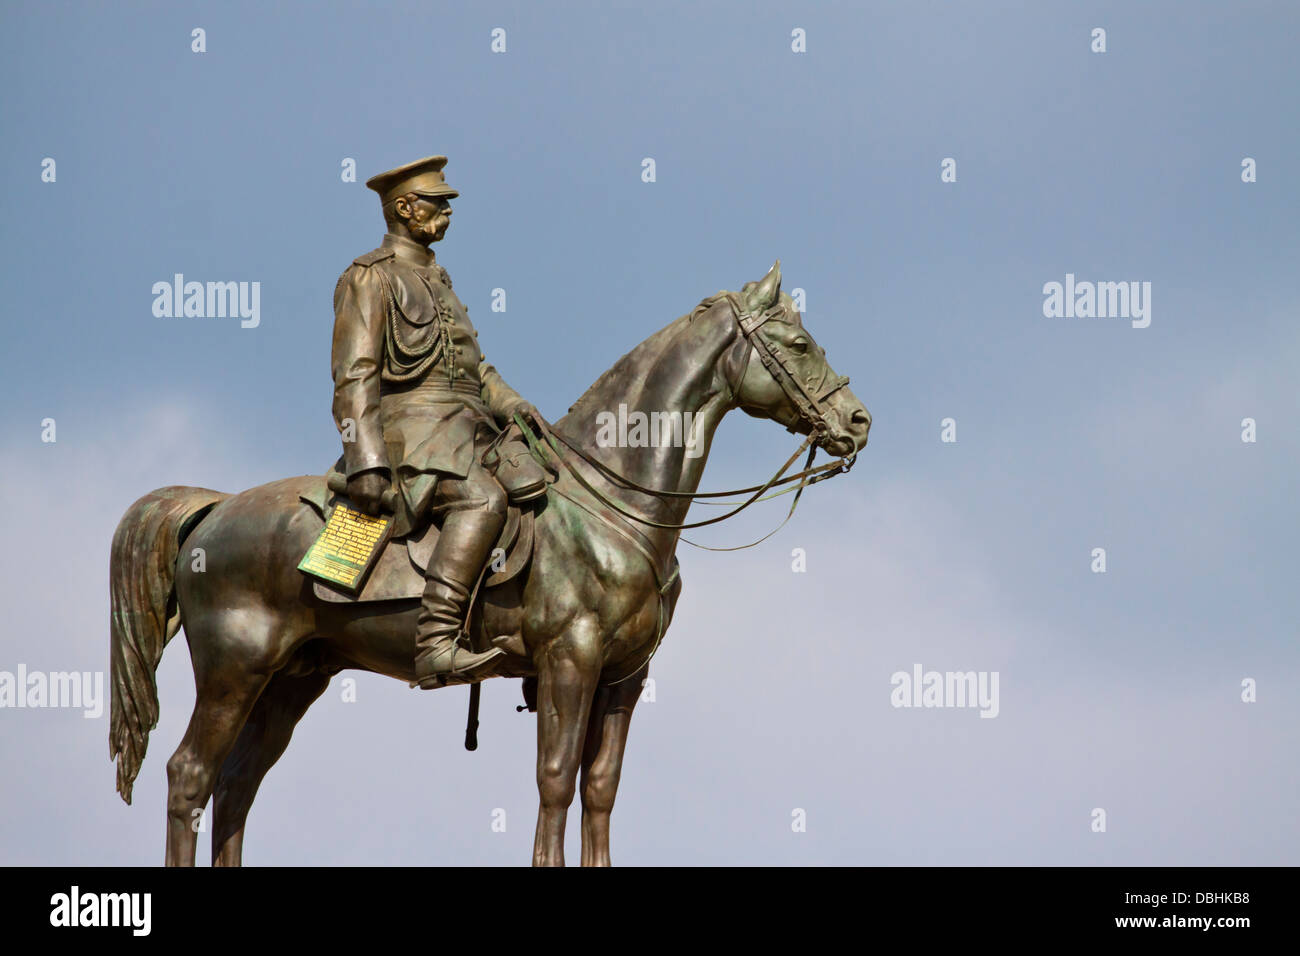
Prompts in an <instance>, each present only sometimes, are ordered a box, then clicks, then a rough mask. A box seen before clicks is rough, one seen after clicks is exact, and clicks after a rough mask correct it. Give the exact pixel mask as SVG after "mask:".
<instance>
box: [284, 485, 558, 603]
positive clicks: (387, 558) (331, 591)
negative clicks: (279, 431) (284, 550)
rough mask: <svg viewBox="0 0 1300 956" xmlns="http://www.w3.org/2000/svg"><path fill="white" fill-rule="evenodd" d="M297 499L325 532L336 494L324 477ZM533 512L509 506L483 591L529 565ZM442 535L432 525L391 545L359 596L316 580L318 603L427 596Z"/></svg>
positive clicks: (530, 506)
mask: <svg viewBox="0 0 1300 956" xmlns="http://www.w3.org/2000/svg"><path fill="white" fill-rule="evenodd" d="M298 500H299V501H302V502H304V503H306V504H307V505H310V506H311V509H312V511H313V512H314V513H315V514H316V516H317V517H318V518H319V519H320V523H321V527H322V528H323V527H324V526H325V522H326V521H327V520H328V518H329V516H330V513H331V512H332V511H333V510H334V505H335V503H336V502H337V501H338V495H336V494H334V493H333V492H332V491H330V490H328V488H326V486H325V479H324V478H321V479H319V481H313V482H312V485H311V487H310V489H309V490H308V491H305V492H303V493H301V494H299V495H298ZM533 511H534V509H533V503H532V502H528V503H525V505H524V506H523V507H520V506H519V505H516V504H513V503H512V504H510V506H509V510H508V512H507V514H506V523H505V527H504V528H502V529H501V534H500V535H499V536H498V537H497V542H496V544H495V545H494V546H493V552H492V554H493V556H492V558H490V559H489V562H488V566H487V569H486V575H485V577H484V579H483V582H482V584H481V585H480V586H479V591H480V593H481V592H482V591H485V590H487V589H488V588H492V587H496V586H497V585H498V584H505V583H506V582H507V581H510V580H512V579H513V578H515V577H516V576H517V575H518V574H519V572H520V571H522V570H523V569H524V566H525V565H526V564H528V559H529V558H530V557H532V554H533ZM438 534H439V529H438V526H437V525H436V524H435V523H433V522H432V521H431V522H429V523H428V524H427V525H425V526H424V527H421V528H417V529H416V530H415V531H413V532H412V533H411V534H409V535H406V536H404V537H401V538H394V539H393V540H391V541H389V542H388V544H387V545H385V546H384V550H383V553H381V554H380V555H379V558H378V560H376V561H375V566H374V567H373V568H372V569H371V571H370V576H369V577H368V578H367V579H366V583H365V586H364V587H362V589H361V591H360V592H359V593H358V594H355V595H353V594H349V593H348V592H346V591H343V590H340V589H337V588H333V587H331V586H330V585H328V584H326V583H325V582H324V581H320V580H316V579H312V590H313V591H314V592H315V594H316V597H318V598H319V599H320V600H322V601H328V602H330V603H333V604H360V603H366V602H370V601H406V600H418V599H419V598H420V597H421V596H422V595H423V594H424V580H425V577H424V572H425V569H426V568H427V567H428V566H429V559H430V558H431V557H432V556H433V548H434V545H436V544H437V543H438ZM498 549H499V550H498Z"/></svg>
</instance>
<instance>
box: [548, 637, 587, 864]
mask: <svg viewBox="0 0 1300 956" xmlns="http://www.w3.org/2000/svg"><path fill="white" fill-rule="evenodd" d="M536 663H537V790H538V793H539V794H540V796H541V807H540V809H539V810H538V812H537V835H536V837H535V838H534V841H533V865H534V866H563V865H564V824H565V820H566V818H567V817H568V813H569V804H571V803H572V802H573V793H574V790H575V788H576V787H575V785H576V783H577V778H578V766H579V763H580V761H581V759H582V744H583V740H584V738H585V736H586V730H587V718H588V715H589V714H590V713H591V698H592V695H593V693H594V691H595V689H596V679H597V677H598V676H599V672H600V638H599V636H598V634H597V632H596V628H595V626H594V622H593V621H580V622H578V623H577V624H576V625H575V626H574V627H573V628H571V629H570V631H569V633H568V634H566V635H565V636H563V637H560V638H557V639H555V640H554V641H552V642H551V643H550V644H548V645H547V646H546V647H545V648H543V649H542V650H541V651H540V652H539V653H538V655H537V659H536Z"/></svg>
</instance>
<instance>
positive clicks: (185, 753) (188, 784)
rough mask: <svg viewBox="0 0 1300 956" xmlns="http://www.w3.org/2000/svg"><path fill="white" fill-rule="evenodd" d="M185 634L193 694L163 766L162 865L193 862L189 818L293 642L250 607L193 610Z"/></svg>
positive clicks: (269, 616) (193, 827)
mask: <svg viewBox="0 0 1300 956" xmlns="http://www.w3.org/2000/svg"><path fill="white" fill-rule="evenodd" d="M182 597H183V595H182ZM185 637H186V639H187V641H188V642H189V645H190V657H191V659H192V660H193V662H194V688H195V691H196V693H195V699H194V713H193V714H192V715H191V716H190V725H189V727H188V728H187V729H186V731H185V737H184V738H183V739H182V740H181V745H180V746H179V747H177V748H176V752H175V753H174V754H172V756H171V759H170V760H168V761H167V856H166V862H167V865H168V866H193V865H194V849H195V846H196V844H197V843H198V826H197V824H196V823H195V821H196V820H197V819H198V815H199V813H201V812H202V810H203V808H204V807H205V806H206V805H207V802H208V798H209V797H211V796H212V790H213V788H214V787H215V786H216V782H217V773H218V771H219V770H220V769H221V764H222V761H224V760H225V759H226V755H227V754H229V753H230V750H231V748H232V747H234V745H235V740H236V739H237V738H238V737H239V732H240V730H241V729H242V728H243V726H244V721H245V720H247V719H248V714H249V711H251V710H252V709H253V705H254V704H255V703H256V702H257V698H258V696H260V695H261V693H262V691H263V689H265V687H266V685H267V682H268V681H270V679H271V675H272V674H274V673H275V672H276V671H278V670H279V669H280V668H281V667H283V666H284V664H285V663H286V661H287V660H288V658H289V656H290V655H291V654H292V653H293V648H294V645H295V643H296V640H297V638H296V637H295V636H294V635H293V633H292V630H291V629H290V628H289V627H288V625H287V623H286V622H285V621H283V620H280V619H278V618H277V617H276V615H274V614H273V613H271V612H267V611H261V612H259V611H257V610H254V609H252V608H242V609H239V608H237V609H235V610H234V611H233V612H230V613H218V614H211V613H203V612H202V611H197V610H196V611H193V612H192V613H191V615H190V616H189V617H187V618H186V621H185Z"/></svg>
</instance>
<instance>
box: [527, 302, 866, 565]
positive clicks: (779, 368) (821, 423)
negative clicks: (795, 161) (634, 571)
mask: <svg viewBox="0 0 1300 956" xmlns="http://www.w3.org/2000/svg"><path fill="white" fill-rule="evenodd" d="M726 297H727V302H728V304H729V305H730V306H731V309H732V312H733V313H734V315H735V318H736V321H737V324H738V325H739V326H740V331H741V333H742V334H743V335H744V336H745V339H746V340H747V341H748V342H749V344H750V347H751V348H752V349H753V350H754V351H756V352H758V356H759V358H760V360H762V362H763V366H764V367H765V368H766V369H767V370H768V372H769V373H770V374H771V375H772V378H773V379H774V380H775V381H776V383H777V384H778V385H779V386H780V387H781V390H782V391H783V392H784V393H785V395H786V397H787V398H789V399H790V402H791V403H792V404H793V405H794V406H795V408H796V409H797V410H798V413H799V418H800V419H801V420H803V421H805V422H807V423H808V424H809V426H810V427H811V429H812V431H811V434H809V436H808V437H807V438H806V439H804V441H803V444H801V445H800V446H799V447H798V448H797V449H796V450H795V452H794V454H793V455H791V456H790V457H789V458H788V459H786V462H785V464H783V465H782V466H781V467H780V468H779V469H777V472H776V474H774V475H773V476H772V477H771V478H769V479H768V480H767V481H766V482H764V483H763V484H761V485H751V486H750V487H748V488H738V489H735V490H732V491H708V492H704V491H696V492H681V491H665V490H661V489H656V488H646V487H645V486H644V485H641V484H638V483H637V482H635V481H633V480H632V479H630V478H628V477H627V476H626V475H622V474H620V473H619V472H617V471H615V470H614V469H612V468H610V467H609V466H608V465H606V464H604V463H603V462H601V461H598V460H596V459H595V458H593V457H591V456H590V455H588V454H587V453H586V452H585V451H583V450H582V449H581V448H579V447H577V446H576V445H575V444H573V442H571V441H569V440H568V439H567V438H565V437H564V436H563V435H560V434H558V433H557V432H555V431H553V430H552V429H551V427H550V425H549V424H547V423H546V422H545V421H542V420H540V419H539V420H538V421H537V422H536V424H537V427H538V430H539V431H540V432H541V433H542V437H543V438H545V440H546V443H547V444H548V445H549V446H550V447H551V449H552V451H553V452H554V454H555V458H556V460H557V461H558V462H559V463H560V464H562V465H563V466H564V467H565V468H566V469H567V470H568V472H569V474H570V475H572V476H573V477H574V479H575V480H576V481H577V482H578V484H580V485H581V486H582V487H583V488H585V489H586V490H587V491H588V492H589V493H590V494H592V495H593V496H594V497H595V498H596V499H597V500H599V501H600V502H601V503H603V504H604V505H606V506H607V507H609V508H611V509H612V510H614V511H616V512H618V513H619V514H621V515H623V516H624V517H626V518H629V519H630V520H632V521H636V522H637V523H639V524H643V525H648V526H649V527H652V528H665V529H668V530H671V531H682V530H685V529H687V528H702V527H704V526H706V525H711V524H717V523H718V522H720V521H725V520H726V519H727V518H731V517H733V516H735V515H738V514H740V512H742V511H744V510H745V509H746V508H748V507H749V506H750V505H752V504H754V502H756V501H759V500H760V499H761V498H762V496H763V494H764V492H766V491H768V490H769V489H771V488H773V487H775V486H777V485H784V484H789V483H791V482H794V481H798V482H799V485H798V487H797V488H795V489H786V491H791V490H793V491H794V492H795V496H794V500H793V501H792V502H791V503H790V510H789V512H788V513H787V514H786V516H785V518H784V519H783V520H782V521H781V523H780V524H779V525H777V526H776V527H775V528H773V529H772V530H771V531H769V532H768V533H767V534H765V535H763V537H761V538H759V539H758V540H757V541H751V542H750V543H749V544H742V545H738V546H736V547H732V548H711V547H708V546H706V545H702V544H696V543H695V542H694V541H691V540H689V539H688V538H682V539H681V540H683V541H685V542H686V543H687V544H689V545H691V546H692V547H695V548H700V549H702V550H705V551H741V550H743V549H745V548H752V547H754V545H757V544H761V543H762V542H764V541H766V540H767V539H768V538H770V537H771V536H772V535H774V534H776V532H777V531H780V530H781V528H783V527H785V524H786V522H788V521H789V520H790V518H791V516H793V515H794V510H795V508H796V507H797V506H798V504H799V498H800V497H801V496H802V495H803V491H804V488H806V487H807V486H808V485H811V484H816V483H817V482H819V481H824V480H826V479H827V478H832V477H834V476H835V475H838V474H842V473H844V472H847V471H849V470H850V469H851V468H852V467H853V464H854V462H855V461H856V460H857V454H856V452H855V453H854V454H852V455H849V456H846V457H841V458H840V459H839V460H837V461H833V462H829V463H827V464H824V465H819V466H818V467H816V468H813V467H812V463H813V458H814V457H815V456H816V454H817V445H816V444H815V441H816V439H817V438H818V436H819V435H821V434H822V433H824V432H825V431H826V416H825V414H824V411H825V408H826V405H825V402H826V399H827V398H828V397H829V396H830V395H831V394H832V393H833V392H835V391H836V390H838V389H840V388H842V387H843V386H845V385H847V384H848V382H849V379H848V376H840V377H837V378H836V380H835V381H834V382H833V383H832V384H831V387H830V388H827V389H825V390H821V389H818V390H817V391H815V392H810V391H809V390H807V389H805V388H804V386H803V385H802V384H800V382H799V380H798V379H797V378H796V377H795V376H794V375H793V374H792V373H791V372H790V370H789V368H788V367H787V366H786V364H785V362H784V361H783V359H782V356H781V352H780V349H779V348H778V347H776V346H773V345H771V344H769V343H768V342H766V341H764V339H763V337H762V336H761V335H757V334H756V333H757V331H758V329H759V328H760V327H762V326H763V324H764V323H766V322H767V321H768V320H769V319H771V318H774V317H775V316H777V315H780V314H783V313H784V312H785V307H784V306H782V305H780V304H779V302H778V304H777V305H776V306H774V307H773V308H770V309H768V310H767V311H766V312H763V313H761V314H758V313H754V312H747V311H745V310H744V309H743V307H742V306H741V304H740V302H739V300H738V298H737V297H736V294H735V293H732V292H728V293H726ZM824 381H825V379H824V377H823V382H824ZM514 421H515V424H516V425H518V426H519V429H520V431H521V432H522V433H523V435H524V438H525V440H526V441H527V442H528V445H529V448H530V449H532V452H533V454H534V456H536V457H537V458H538V459H539V460H540V461H542V462H543V464H545V463H546V459H545V456H544V455H543V454H542V452H541V445H540V444H539V443H538V441H537V439H536V437H535V436H534V435H533V433H532V430H531V429H529V428H528V426H527V424H526V423H525V422H524V420H523V417H522V416H520V415H519V414H515V415H514ZM794 428H795V426H794V425H793V424H792V425H789V426H788V427H787V430H788V431H791V432H793V431H794ZM561 444H563V445H564V446H565V448H567V449H568V450H569V451H570V452H572V453H573V454H575V455H577V456H578V457H579V458H581V459H582V460H583V461H585V462H586V463H587V464H588V465H590V466H591V467H592V468H594V469H595V470H596V471H597V473H599V474H600V475H601V476H603V477H604V478H605V479H606V480H608V481H610V482H611V483H612V484H615V485H618V486H619V487H622V488H624V489H628V490H633V491H639V492H641V493H642V494H646V495H650V496H652V497H656V498H690V499H693V500H694V499H699V498H723V497H730V496H732V495H740V494H749V493H751V492H752V494H751V495H750V497H749V498H748V499H746V500H745V501H743V502H741V503H740V504H739V505H737V506H736V507H735V508H733V509H732V510H731V511H728V512H727V513H726V514H723V515H718V516H717V517H715V518H708V519H706V520H704V521H693V522H686V523H683V524H672V523H667V522H662V521H655V520H653V519H651V518H647V517H645V516H644V515H639V514H636V513H635V512H632V511H629V510H627V509H626V508H624V507H623V506H622V505H619V504H618V503H616V502H614V501H611V500H610V499H609V498H608V497H607V496H606V495H604V494H602V493H601V492H600V491H599V490H597V489H596V488H594V487H592V485H591V483H590V482H589V481H587V479H586V478H585V477H584V476H583V475H582V474H581V473H580V472H579V471H578V470H577V469H576V468H574V467H573V465H572V464H571V463H570V462H569V461H567V460H566V458H565V455H564V452H563V451H562V450H561V448H560V445H561ZM805 448H807V449H808V459H807V461H805V462H804V467H803V470H802V471H799V472H797V473H795V474H793V475H788V476H786V477H782V476H783V475H785V472H786V469H787V468H789V467H790V466H791V465H792V464H794V462H795V459H797V458H798V457H799V456H800V455H801V454H802V453H803V450H804V449H805ZM813 476H815V477H813ZM810 479H811V480H810ZM785 493H786V492H785V491H783V492H778V494H785ZM771 497H775V495H773V496H771ZM707 503H708V504H724V503H723V502H707ZM729 503H730V502H727V503H726V504H729Z"/></svg>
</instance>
